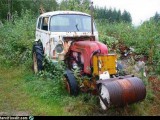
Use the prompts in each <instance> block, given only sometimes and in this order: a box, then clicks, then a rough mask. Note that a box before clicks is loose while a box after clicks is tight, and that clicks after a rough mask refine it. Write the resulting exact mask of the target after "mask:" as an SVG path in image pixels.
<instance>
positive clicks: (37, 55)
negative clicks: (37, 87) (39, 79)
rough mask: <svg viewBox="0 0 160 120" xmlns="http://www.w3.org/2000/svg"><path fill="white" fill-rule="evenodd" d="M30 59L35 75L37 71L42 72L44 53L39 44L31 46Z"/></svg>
mask: <svg viewBox="0 0 160 120" xmlns="http://www.w3.org/2000/svg"><path fill="white" fill-rule="evenodd" d="M32 57H33V71H34V72H35V73H38V72H39V71H41V70H43V58H44V52H43V46H42V44H41V43H35V44H34V45H33V51H32Z"/></svg>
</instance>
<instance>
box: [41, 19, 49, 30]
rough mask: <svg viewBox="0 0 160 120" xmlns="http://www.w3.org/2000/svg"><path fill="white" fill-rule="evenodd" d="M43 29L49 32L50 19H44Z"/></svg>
mask: <svg viewBox="0 0 160 120" xmlns="http://www.w3.org/2000/svg"><path fill="white" fill-rule="evenodd" d="M41 29H42V30H46V31H48V17H43V20H42V26H41Z"/></svg>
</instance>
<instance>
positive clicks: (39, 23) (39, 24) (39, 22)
mask: <svg viewBox="0 0 160 120" xmlns="http://www.w3.org/2000/svg"><path fill="white" fill-rule="evenodd" d="M41 21H42V18H39V21H38V29H40V28H41Z"/></svg>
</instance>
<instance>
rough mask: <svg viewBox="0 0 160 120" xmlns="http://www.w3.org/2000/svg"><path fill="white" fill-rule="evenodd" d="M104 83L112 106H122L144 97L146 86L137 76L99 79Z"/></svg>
mask: <svg viewBox="0 0 160 120" xmlns="http://www.w3.org/2000/svg"><path fill="white" fill-rule="evenodd" d="M99 83H101V84H102V85H104V86H105V87H106V88H107V89H108V91H109V95H110V102H111V104H112V105H114V106H124V105H127V104H131V103H136V102H139V101H142V100H143V99H145V96H146V88H145V85H144V83H143V81H142V80H141V79H139V78H137V77H126V78H124V79H116V78H114V79H109V80H103V81H101V82H100V81H99Z"/></svg>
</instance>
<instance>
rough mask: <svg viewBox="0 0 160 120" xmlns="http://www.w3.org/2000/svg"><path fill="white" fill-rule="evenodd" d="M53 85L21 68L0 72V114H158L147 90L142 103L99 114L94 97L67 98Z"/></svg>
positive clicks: (153, 97)
mask: <svg viewBox="0 0 160 120" xmlns="http://www.w3.org/2000/svg"><path fill="white" fill-rule="evenodd" d="M53 83H54V82H53V81H52V80H50V79H48V80H47V79H43V78H41V77H38V76H35V75H34V74H33V73H32V71H31V70H29V69H28V70H26V69H24V68H23V67H18V68H8V69H7V68H3V67H2V68H1V69H0V91H1V94H0V112H6V113H7V115H16V113H18V112H22V113H23V112H24V113H27V114H28V115H34V116H35V115H36V116H86V115H89V116H92V115H96V116H108V115H111V116H113V115H114V116H126V115H127V116H135V115H140V116H145V115H160V112H159V111H160V101H159V97H160V94H159V93H158V92H157V93H156V94H153V92H152V91H149V90H150V88H147V97H146V99H145V100H144V101H142V102H140V103H136V104H133V105H129V106H126V107H124V108H110V109H109V110H108V111H102V110H101V109H100V106H99V102H98V99H97V97H96V96H92V95H90V94H80V95H79V96H77V97H71V96H69V95H68V94H67V93H66V92H65V91H64V90H62V91H61V93H63V94H60V93H59V92H60V91H58V92H57V93H56V91H54V90H56V87H55V86H54V84H53Z"/></svg>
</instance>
